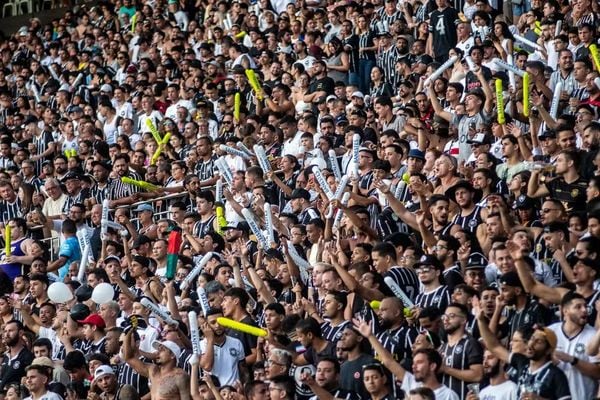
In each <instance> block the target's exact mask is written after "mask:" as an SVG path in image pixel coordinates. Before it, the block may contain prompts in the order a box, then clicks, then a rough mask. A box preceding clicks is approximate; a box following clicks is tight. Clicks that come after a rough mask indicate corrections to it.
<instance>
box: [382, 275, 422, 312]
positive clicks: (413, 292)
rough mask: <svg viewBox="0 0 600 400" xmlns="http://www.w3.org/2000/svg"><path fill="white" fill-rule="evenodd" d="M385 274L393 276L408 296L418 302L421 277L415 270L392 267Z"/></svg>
mask: <svg viewBox="0 0 600 400" xmlns="http://www.w3.org/2000/svg"><path fill="white" fill-rule="evenodd" d="M384 276H385V277H388V276H389V277H391V278H392V279H393V280H394V282H395V283H396V285H398V287H400V288H401V289H402V290H403V291H404V293H406V295H407V296H408V298H409V299H411V300H412V301H413V302H416V299H417V295H418V294H419V287H420V282H419V277H418V276H417V273H416V272H415V271H414V270H412V269H410V268H404V267H392V268H390V269H389V270H388V271H387V272H386V273H385V274H384ZM405 306H406V304H405Z"/></svg>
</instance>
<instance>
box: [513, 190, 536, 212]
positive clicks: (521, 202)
mask: <svg viewBox="0 0 600 400" xmlns="http://www.w3.org/2000/svg"><path fill="white" fill-rule="evenodd" d="M515 208H516V209H517V210H529V209H531V208H535V200H533V199H532V198H531V197H527V196H525V195H524V194H522V195H520V196H519V197H517V201H516V202H515Z"/></svg>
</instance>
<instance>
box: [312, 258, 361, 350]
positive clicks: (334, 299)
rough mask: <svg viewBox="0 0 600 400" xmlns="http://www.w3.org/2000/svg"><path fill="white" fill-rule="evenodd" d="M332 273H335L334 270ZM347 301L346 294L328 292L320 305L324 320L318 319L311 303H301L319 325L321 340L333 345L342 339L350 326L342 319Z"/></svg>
mask: <svg viewBox="0 0 600 400" xmlns="http://www.w3.org/2000/svg"><path fill="white" fill-rule="evenodd" d="M333 271H334V272H335V270H333ZM323 274H325V273H323ZM347 301H348V300H347V298H346V293H343V292H338V291H335V290H330V291H329V292H328V293H327V295H326V296H325V301H324V302H323V305H322V308H323V318H324V319H321V317H319V314H318V313H317V310H316V309H315V308H314V306H313V305H312V303H311V302H309V301H303V302H302V303H303V305H304V306H305V307H307V312H308V315H309V316H311V317H313V318H315V319H316V320H317V322H319V323H320V324H321V331H322V332H323V338H324V339H325V340H327V341H328V342H331V343H333V344H336V343H337V342H338V341H339V340H340V339H341V338H342V336H343V332H344V330H345V328H346V327H347V326H348V325H349V324H350V321H348V320H346V319H345V318H344V311H345V310H346V304H347Z"/></svg>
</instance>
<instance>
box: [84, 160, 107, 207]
mask: <svg viewBox="0 0 600 400" xmlns="http://www.w3.org/2000/svg"><path fill="white" fill-rule="evenodd" d="M110 171H111V166H110V164H109V163H108V162H106V161H94V162H92V174H93V175H94V180H95V181H96V183H94V185H92V188H91V190H90V196H91V198H90V199H89V200H88V201H89V204H102V202H103V201H104V199H107V198H108V196H109V193H110V185H111V181H112V180H111V179H110V177H109V175H110Z"/></svg>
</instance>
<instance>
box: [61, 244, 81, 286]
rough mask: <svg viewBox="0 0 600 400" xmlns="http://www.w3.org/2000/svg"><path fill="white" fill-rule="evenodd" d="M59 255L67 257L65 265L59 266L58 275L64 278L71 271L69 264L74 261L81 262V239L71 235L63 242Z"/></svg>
mask: <svg viewBox="0 0 600 400" xmlns="http://www.w3.org/2000/svg"><path fill="white" fill-rule="evenodd" d="M58 256H59V257H66V259H67V262H65V265H63V266H62V267H60V268H59V270H58V276H59V277H60V279H61V280H62V279H63V278H64V277H65V276H66V275H67V272H69V266H70V265H71V263H73V262H74V261H77V262H79V261H80V260H81V251H80V250H79V241H78V240H77V237H76V236H71V237H69V238H66V239H65V240H64V241H63V242H62V244H61V245H60V250H59V251H58Z"/></svg>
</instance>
